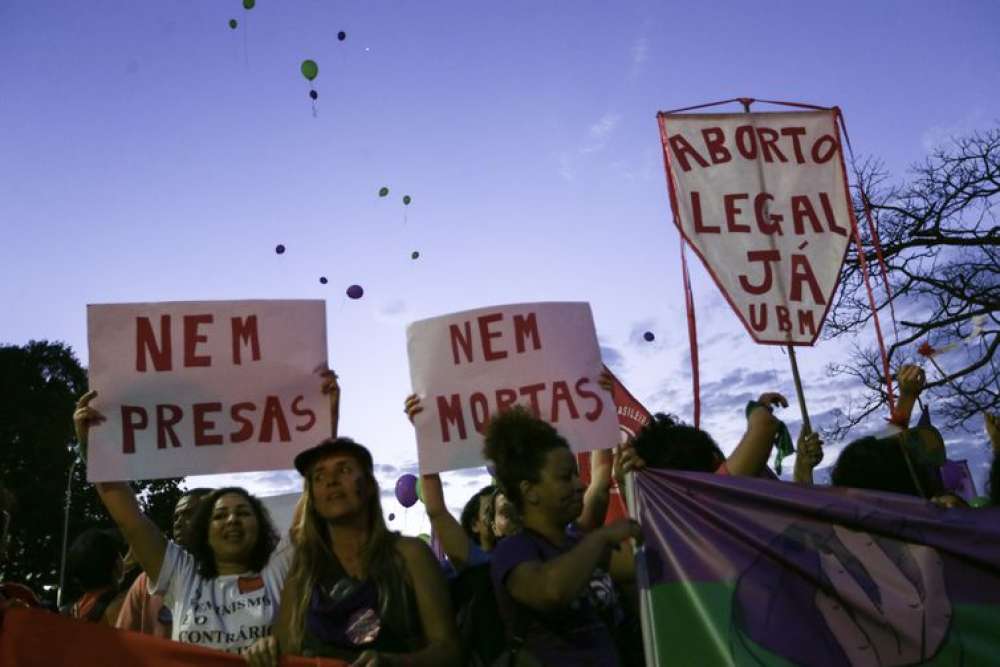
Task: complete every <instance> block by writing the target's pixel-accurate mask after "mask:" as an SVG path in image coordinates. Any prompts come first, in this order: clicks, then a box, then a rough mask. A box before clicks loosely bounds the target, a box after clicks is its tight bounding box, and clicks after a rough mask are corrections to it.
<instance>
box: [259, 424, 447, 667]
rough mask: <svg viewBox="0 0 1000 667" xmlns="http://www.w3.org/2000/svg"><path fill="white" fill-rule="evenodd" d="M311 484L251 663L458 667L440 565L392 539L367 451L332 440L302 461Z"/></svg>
mask: <svg viewBox="0 0 1000 667" xmlns="http://www.w3.org/2000/svg"><path fill="white" fill-rule="evenodd" d="M295 467H296V468H297V469H298V471H299V472H300V473H301V474H302V476H303V478H304V489H303V494H302V500H301V506H300V508H299V509H300V511H298V512H297V515H298V518H297V522H296V524H295V526H293V529H292V533H293V536H294V538H293V539H294V542H295V558H294V560H293V563H292V567H291V571H290V572H289V575H288V579H287V581H286V582H285V589H284V593H283V595H282V604H281V613H280V615H279V618H278V622H277V624H276V625H275V631H274V636H273V637H271V638H268V639H267V640H265V641H262V642H260V643H259V644H258V645H257V646H256V647H254V649H253V651H252V654H253V655H254V656H256V658H255V659H254V660H251V664H261V665H273V664H276V663H277V658H278V655H279V654H292V655H306V656H320V657H332V658H339V659H341V660H352V661H354V662H353V663H352V664H353V665H357V666H359V667H361V666H363V667H374V666H375V665H407V666H413V667H419V666H421V665H426V666H428V667H430V666H432V665H433V666H435V667H436V666H438V665H453V664H457V663H458V655H459V653H458V651H459V648H458V644H457V642H456V641H455V635H456V630H455V622H454V618H453V614H452V611H451V602H450V600H449V598H448V589H447V586H446V584H445V581H444V576H443V575H442V573H441V571H440V569H439V568H438V564H437V561H436V560H435V558H434V554H433V553H432V552H431V550H430V548H428V547H427V545H426V544H424V542H423V541H421V540H419V539H417V538H412V537H403V536H401V535H399V534H398V533H395V532H392V531H390V530H389V529H388V527H387V526H386V524H385V519H384V517H383V514H382V503H381V499H380V493H379V487H378V482H377V481H376V479H375V476H374V470H373V468H374V465H373V462H372V457H371V454H370V453H369V452H368V450H367V449H366V448H365V447H364V446H362V445H360V444H358V443H356V442H354V441H353V440H351V439H350V438H335V439H330V440H326V441H324V442H322V443H320V444H319V445H317V446H316V447H313V448H312V449H308V450H306V451H304V452H302V453H301V454H299V455H298V456H296V457H295Z"/></svg>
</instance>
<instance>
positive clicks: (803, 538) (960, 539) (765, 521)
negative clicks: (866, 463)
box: [632, 470, 1000, 667]
mask: <svg viewBox="0 0 1000 667" xmlns="http://www.w3.org/2000/svg"><path fill="white" fill-rule="evenodd" d="M634 489H635V494H634V496H633V497H634V500H635V503H634V507H632V511H633V514H634V516H636V517H637V518H638V520H639V522H640V523H641V524H642V531H643V535H644V537H645V546H644V548H643V549H641V550H640V552H639V558H638V570H639V581H640V588H641V592H642V604H643V610H642V611H643V625H644V627H643V630H644V635H645V638H646V651H647V664H650V665H660V666H667V665H768V666H772V665H773V666H779V665H780V666H784V665H816V666H823V667H827V666H829V667H834V666H836V667H840V666H842V665H858V666H860V665H865V666H867V665H880V666H881V665H885V666H890V665H892V666H897V665H899V666H901V665H969V666H971V665H997V664H1000V509H998V508H988V509H965V508H961V509H942V508H938V507H936V506H933V505H931V504H929V503H927V502H924V501H923V500H921V499H919V498H910V497H907V496H900V495H895V494H887V493H874V492H867V491H857V490H849V489H837V488H831V487H806V486H800V485H795V484H786V483H780V482H773V481H768V480H761V479H749V478H734V477H728V476H725V475H710V474H703V473H682V472H675V471H656V470H650V471H645V472H643V473H641V474H637V475H636V476H635V480H634Z"/></svg>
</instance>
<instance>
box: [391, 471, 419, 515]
mask: <svg viewBox="0 0 1000 667" xmlns="http://www.w3.org/2000/svg"><path fill="white" fill-rule="evenodd" d="M396 500H398V501H399V504H400V505H402V506H403V507H413V506H414V505H416V504H417V478H416V477H415V476H413V475H411V474H410V473H406V474H405V475H400V476H399V479H397V480H396Z"/></svg>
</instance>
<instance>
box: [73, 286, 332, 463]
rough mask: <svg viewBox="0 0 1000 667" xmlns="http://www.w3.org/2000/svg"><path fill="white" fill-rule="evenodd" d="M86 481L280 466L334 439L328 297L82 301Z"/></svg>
mask: <svg viewBox="0 0 1000 667" xmlns="http://www.w3.org/2000/svg"><path fill="white" fill-rule="evenodd" d="M87 334H88V339H89V344H90V368H89V373H90V388H91V389H96V390H97V391H98V396H97V399H96V400H95V402H94V403H93V406H94V407H95V408H97V409H98V410H99V411H100V412H101V413H103V415H104V417H105V418H106V421H105V422H103V423H102V424H100V425H98V426H95V427H93V428H92V429H91V433H90V446H89V448H88V449H89V456H88V460H87V479H89V480H90V481H92V482H100V481H109V480H130V479H156V478H161V477H178V476H181V475H189V474H204V473H221V472H242V471H250V470H281V469H285V468H288V467H290V466H291V463H292V459H293V458H294V457H295V455H296V454H297V453H298V452H300V451H302V450H303V449H306V448H307V447H311V446H313V445H315V444H316V443H317V442H319V441H320V440H322V439H323V438H326V437H329V436H330V429H331V427H330V412H329V404H328V402H327V399H326V398H325V397H324V396H323V394H322V391H321V389H320V386H321V380H320V378H319V376H318V375H317V371H318V370H322V369H324V368H326V360H327V359H326V308H325V304H324V302H323V301H317V300H309V301H306V300H299V301H207V302H171V303H131V304H106V305H91V306H88V307H87Z"/></svg>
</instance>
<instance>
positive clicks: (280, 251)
mask: <svg viewBox="0 0 1000 667" xmlns="http://www.w3.org/2000/svg"><path fill="white" fill-rule="evenodd" d="M274 252H276V253H278V254H279V255H284V254H285V246H283V245H281V244H280V243H279V244H278V245H277V246H275V248H274Z"/></svg>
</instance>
